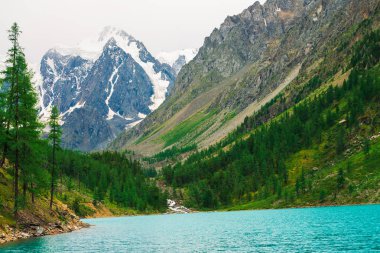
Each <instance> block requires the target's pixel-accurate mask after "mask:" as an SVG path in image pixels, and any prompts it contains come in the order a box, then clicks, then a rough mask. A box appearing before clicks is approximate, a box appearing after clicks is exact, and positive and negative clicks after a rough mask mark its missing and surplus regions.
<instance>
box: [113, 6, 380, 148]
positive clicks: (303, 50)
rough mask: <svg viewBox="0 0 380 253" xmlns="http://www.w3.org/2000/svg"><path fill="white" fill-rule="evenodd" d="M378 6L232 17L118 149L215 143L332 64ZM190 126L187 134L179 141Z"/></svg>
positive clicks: (269, 9)
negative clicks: (329, 55) (329, 56)
mask: <svg viewBox="0 0 380 253" xmlns="http://www.w3.org/2000/svg"><path fill="white" fill-rule="evenodd" d="M378 4H379V3H378V1H375V0H365V1H360V2H358V1H354V0H345V1H340V0H328V1H327V0H268V1H267V2H266V3H265V4H264V5H261V4H260V3H259V2H256V3H255V4H253V5H252V6H251V7H249V8H248V9H246V10H244V11H243V12H242V13H241V14H239V15H236V16H233V17H227V18H226V20H225V22H224V23H223V24H222V25H221V26H220V28H219V29H215V30H214V31H213V32H212V34H211V35H210V36H209V37H207V38H206V39H205V42H204V45H203V46H202V47H201V48H200V50H199V53H198V54H197V56H196V57H195V58H194V60H193V61H191V62H190V63H189V64H187V65H185V66H184V67H183V68H182V69H181V71H180V73H179V74H178V77H177V80H176V83H175V86H174V88H173V90H172V92H171V95H170V97H169V98H168V99H167V101H165V103H164V104H163V105H162V106H161V107H160V108H159V110H157V111H155V112H154V113H153V114H151V115H149V117H147V118H146V119H145V120H144V121H142V122H141V123H140V124H139V125H138V126H136V127H134V128H133V129H130V130H128V131H127V132H126V133H125V134H123V135H121V136H119V138H118V139H117V140H116V141H115V142H114V143H113V144H112V145H111V147H113V148H121V147H124V148H128V149H133V150H136V151H140V152H142V153H145V154H152V153H155V152H157V151H159V150H161V149H162V148H165V147H168V146H171V145H176V146H186V145H189V144H193V143H196V144H198V145H199V146H200V147H205V146H208V145H210V144H212V143H215V141H218V140H220V139H221V138H223V137H224V136H226V135H227V134H228V133H229V132H230V131H231V130H233V129H234V128H235V127H236V126H237V125H238V124H239V123H241V122H242V121H243V120H244V118H245V116H247V115H250V114H252V113H253V112H255V111H256V110H258V109H259V108H260V107H261V106H262V105H263V104H264V103H265V102H267V101H269V100H270V99H271V98H273V97H274V96H275V95H277V94H279V93H280V92H281V91H282V90H283V89H285V88H286V87H288V86H291V87H292V85H293V83H294V82H295V81H296V80H297V76H298V79H299V78H301V77H306V76H307V73H308V70H310V68H311V67H312V66H313V64H318V62H319V61H321V60H323V59H324V50H325V47H326V45H327V44H328V43H329V42H332V41H334V39H336V38H338V36H340V35H341V34H342V32H344V31H346V30H348V29H349V28H350V27H352V26H354V25H355V24H358V23H359V22H361V21H362V20H364V19H365V18H367V17H368V16H370V15H373V13H374V12H373V11H374V10H375V9H376V8H377V7H378ZM200 118H201V120H200V121H199V122H197V120H199V119H200ZM191 122H196V123H197V124H194V126H193V125H192V124H191ZM189 124H190V126H191V127H190V130H189V131H187V132H186V134H181V135H178V134H177V135H174V132H178V130H179V128H181V127H184V126H188V125H189ZM173 136H175V138H171V137H173ZM168 140H170V141H168Z"/></svg>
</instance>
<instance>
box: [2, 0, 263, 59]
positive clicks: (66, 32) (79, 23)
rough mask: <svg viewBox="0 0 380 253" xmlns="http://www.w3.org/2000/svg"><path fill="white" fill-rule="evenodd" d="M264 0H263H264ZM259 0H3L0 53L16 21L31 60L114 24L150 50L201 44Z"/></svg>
mask: <svg viewBox="0 0 380 253" xmlns="http://www.w3.org/2000/svg"><path fill="white" fill-rule="evenodd" d="M263 1H264V0H261V2H263ZM254 2H255V0H102V1H100V0H1V3H0V7H1V8H0V56H4V55H5V53H6V50H7V48H8V47H9V42H8V40H7V33H6V30H8V29H9V27H10V26H11V24H12V23H13V22H14V21H16V22H18V23H19V25H20V26H21V29H22V30H23V34H22V38H21V42H22V46H23V47H24V48H25V52H26V54H27V58H28V61H30V62H32V63H36V62H39V60H40V58H41V56H42V55H43V54H44V53H45V52H46V51H47V50H48V49H50V48H52V47H53V46H54V45H57V44H62V45H69V46H70V45H75V44H77V43H78V42H80V41H82V40H83V39H86V38H93V37H97V34H98V33H99V31H100V30H102V28H103V27H105V26H108V25H111V26H115V27H118V28H121V29H123V30H125V31H126V32H127V33H129V34H131V35H133V36H134V37H135V38H136V39H138V40H141V41H142V42H143V43H144V44H145V45H146V47H147V48H148V50H150V51H151V52H152V53H157V52H161V51H173V50H176V49H184V48H197V47H200V46H201V45H202V44H203V40H204V38H205V37H206V36H208V35H209V34H210V33H211V31H212V30H213V29H214V28H215V27H219V25H220V24H221V23H222V22H223V21H224V19H225V18H226V16H228V15H233V14H238V13H240V12H241V11H242V10H244V9H245V8H247V7H248V6H250V5H252V4H253V3H254Z"/></svg>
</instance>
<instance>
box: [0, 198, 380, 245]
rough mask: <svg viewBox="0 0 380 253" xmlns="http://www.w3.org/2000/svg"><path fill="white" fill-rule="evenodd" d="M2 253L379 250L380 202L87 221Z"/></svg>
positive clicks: (19, 243)
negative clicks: (75, 228)
mask: <svg viewBox="0 0 380 253" xmlns="http://www.w3.org/2000/svg"><path fill="white" fill-rule="evenodd" d="M84 221H85V222H87V223H89V224H91V225H93V226H92V227H90V228H87V229H82V230H80V231H75V232H72V233H68V234H62V235H56V236H46V237H41V238H36V239H30V240H25V241H21V242H17V243H11V244H7V245H5V246H2V247H0V252H54V253H55V252H103V253H108V252H379V251H380V205H366V206H343V207H323V208H304V209H283V210H263V211H240V212H210V213H194V214H181V215H180V214H177V215H175V214H174V215H152V216H137V217H121V218H104V219H86V220H84Z"/></svg>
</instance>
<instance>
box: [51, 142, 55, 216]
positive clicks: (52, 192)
mask: <svg viewBox="0 0 380 253" xmlns="http://www.w3.org/2000/svg"><path fill="white" fill-rule="evenodd" d="M54 176H55V139H54V140H53V165H52V168H51V185H50V210H52V209H53V197H54Z"/></svg>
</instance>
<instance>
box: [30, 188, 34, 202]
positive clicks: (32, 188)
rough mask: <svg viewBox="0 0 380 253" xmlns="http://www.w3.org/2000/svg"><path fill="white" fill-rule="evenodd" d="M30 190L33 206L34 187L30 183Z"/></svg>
mask: <svg viewBox="0 0 380 253" xmlns="http://www.w3.org/2000/svg"><path fill="white" fill-rule="evenodd" d="M30 189H31V190H32V204H34V186H33V183H30Z"/></svg>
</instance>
